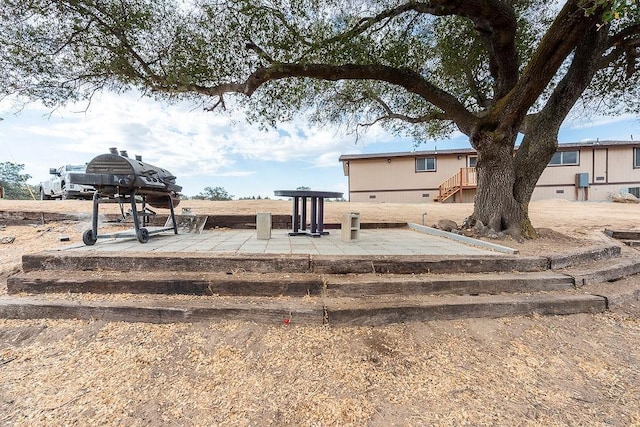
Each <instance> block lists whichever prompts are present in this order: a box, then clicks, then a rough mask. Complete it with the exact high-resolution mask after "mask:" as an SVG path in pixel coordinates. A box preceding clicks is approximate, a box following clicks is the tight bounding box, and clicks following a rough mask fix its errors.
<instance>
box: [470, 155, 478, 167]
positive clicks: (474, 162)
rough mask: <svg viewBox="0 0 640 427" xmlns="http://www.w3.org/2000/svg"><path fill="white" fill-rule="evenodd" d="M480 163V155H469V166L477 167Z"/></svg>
mask: <svg viewBox="0 0 640 427" xmlns="http://www.w3.org/2000/svg"><path fill="white" fill-rule="evenodd" d="M477 164H478V156H467V167H468V168H475V167H476V165H477Z"/></svg>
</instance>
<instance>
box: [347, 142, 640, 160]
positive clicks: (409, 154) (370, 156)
mask: <svg viewBox="0 0 640 427" xmlns="http://www.w3.org/2000/svg"><path fill="white" fill-rule="evenodd" d="M627 146H629V147H636V146H637V147H640V141H597V140H596V141H585V142H569V143H562V144H558V151H564V150H567V149H571V148H591V147H605V148H606V147H627ZM517 149H518V147H516V150H517ZM475 153H476V150H474V149H473V148H450V149H446V150H424V151H398V152H393V153H371V154H343V155H341V156H340V158H339V159H338V161H341V162H344V161H348V160H364V159H379V158H396V157H422V156H435V155H457V154H475Z"/></svg>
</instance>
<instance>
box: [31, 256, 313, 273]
mask: <svg viewBox="0 0 640 427" xmlns="http://www.w3.org/2000/svg"><path fill="white" fill-rule="evenodd" d="M22 268H23V270H24V271H25V272H29V271H35V270H85V271H95V270H111V271H145V272H146V271H157V270H162V271H217V272H233V271H235V270H240V271H251V272H255V273H273V272H279V271H286V272H291V273H296V272H297V273H303V272H308V271H309V269H310V258H309V255H306V254H245V255H242V254H238V255H229V254H225V255H219V254H213V253H210V254H206V255H202V254H196V253H184V252H179V253H170V252H162V253H149V252H145V253H141V252H127V253H100V254H97V253H69V252H65V253H59V252H40V253H37V254H26V255H23V256H22Z"/></svg>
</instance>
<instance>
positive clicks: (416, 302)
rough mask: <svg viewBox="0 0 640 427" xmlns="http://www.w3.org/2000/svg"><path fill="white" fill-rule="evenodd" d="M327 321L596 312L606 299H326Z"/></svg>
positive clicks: (343, 323) (345, 322)
mask: <svg viewBox="0 0 640 427" xmlns="http://www.w3.org/2000/svg"><path fill="white" fill-rule="evenodd" d="M325 304H326V313H327V319H328V323H329V324H330V325H334V326H356V325H358V326H379V325H387V324H391V323H403V322H424V321H431V320H452V319H464V318H481V317H486V318H496V317H508V316H516V315H518V316H519V315H528V314H534V313H537V314H542V315H551V314H576V313H599V312H603V311H605V310H606V308H607V304H606V298H604V297H600V296H593V295H528V296H521V295H519V296H502V295H492V296H477V297H472V296H458V297H450V298H442V297H441V298H437V297H426V298H425V297H423V298H416V297H412V298H411V299H409V300H407V299H399V298H398V299H393V300H389V299H385V300H381V299H379V298H377V299H360V300H357V301H348V299H341V300H334V301H326V303H325Z"/></svg>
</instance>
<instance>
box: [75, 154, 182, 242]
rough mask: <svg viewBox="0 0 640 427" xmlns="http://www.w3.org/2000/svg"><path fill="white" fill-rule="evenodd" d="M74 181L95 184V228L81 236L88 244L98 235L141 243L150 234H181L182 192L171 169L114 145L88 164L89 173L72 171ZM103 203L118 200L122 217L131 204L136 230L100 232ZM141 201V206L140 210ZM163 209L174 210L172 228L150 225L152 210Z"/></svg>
mask: <svg viewBox="0 0 640 427" xmlns="http://www.w3.org/2000/svg"><path fill="white" fill-rule="evenodd" d="M69 179H70V181H71V183H74V184H83V185H92V186H93V187H94V188H95V189H96V192H95V193H94V195H93V218H92V228H91V230H87V231H85V232H84V234H83V235H82V241H83V242H84V244H85V245H93V244H95V243H96V241H97V239H99V238H107V237H112V238H118V237H136V238H137V239H138V241H139V242H140V243H146V242H148V241H149V236H150V235H151V234H156V233H161V232H163V231H169V230H173V232H174V233H175V234H178V226H177V223H176V217H175V213H174V209H173V208H174V207H175V206H177V205H178V204H179V203H180V195H179V192H180V191H181V190H182V187H180V186H179V185H176V177H175V176H173V175H172V174H171V173H170V172H169V171H167V170H165V169H162V168H159V167H157V166H153V165H150V164H148V163H145V162H143V161H142V158H141V157H140V156H136V158H135V159H132V158H130V157H129V156H128V155H127V152H126V151H120V153H118V150H117V149H115V148H111V149H110V153H109V154H101V155H99V156H97V157H95V158H94V159H93V160H91V161H90V162H89V163H88V164H87V170H86V173H73V174H70V178H69ZM101 203H119V204H120V211H121V213H122V218H123V220H124V219H125V217H126V216H125V212H124V205H125V204H127V203H128V204H130V205H131V209H130V212H129V213H130V214H131V217H132V219H133V226H134V231H133V233H131V232H121V233H112V234H98V207H99V205H100V204H101ZM138 204H140V205H141V209H140V210H138ZM148 206H152V207H154V208H164V209H170V210H171V223H172V226H171V227H167V226H165V227H157V228H155V229H153V230H150V229H148V228H146V227H147V225H148V224H149V219H150V217H152V216H154V215H155V214H156V213H155V212H154V211H152V210H151V209H149V207H148Z"/></svg>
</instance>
